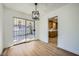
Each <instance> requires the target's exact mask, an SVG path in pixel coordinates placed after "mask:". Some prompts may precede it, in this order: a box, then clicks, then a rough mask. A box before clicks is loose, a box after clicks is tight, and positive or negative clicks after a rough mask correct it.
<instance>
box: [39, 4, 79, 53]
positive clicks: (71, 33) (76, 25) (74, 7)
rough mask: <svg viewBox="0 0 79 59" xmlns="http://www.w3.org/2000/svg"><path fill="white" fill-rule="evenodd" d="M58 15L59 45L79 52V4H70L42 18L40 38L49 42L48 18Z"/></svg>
mask: <svg viewBox="0 0 79 59" xmlns="http://www.w3.org/2000/svg"><path fill="white" fill-rule="evenodd" d="M53 16H58V47H60V48H63V49H65V50H68V51H71V52H73V53H75V54H79V4H68V5H66V6H64V7H62V8H60V9H57V10H56V11H53V12H51V13H49V14H48V15H46V16H45V17H43V18H42V19H41V21H40V22H41V24H40V31H41V33H40V38H41V40H43V41H45V42H48V18H51V17H53Z"/></svg>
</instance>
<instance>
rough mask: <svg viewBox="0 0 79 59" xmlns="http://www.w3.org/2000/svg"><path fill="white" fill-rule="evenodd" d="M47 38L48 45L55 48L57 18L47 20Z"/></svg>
mask: <svg viewBox="0 0 79 59" xmlns="http://www.w3.org/2000/svg"><path fill="white" fill-rule="evenodd" d="M48 38H49V39H48V42H49V44H50V45H52V46H53V47H56V46H57V38H58V16H54V17H51V18H49V19H48Z"/></svg>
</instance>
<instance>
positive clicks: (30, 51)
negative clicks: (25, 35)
mask: <svg viewBox="0 0 79 59" xmlns="http://www.w3.org/2000/svg"><path fill="white" fill-rule="evenodd" d="M2 55H3V56H76V55H75V54H73V53H70V52H68V51H65V50H62V49H60V48H56V47H52V46H51V45H50V44H47V43H45V42H43V41H39V40H37V41H31V42H28V43H23V44H19V45H15V46H12V47H10V48H7V49H5V51H4V52H3V54H2Z"/></svg>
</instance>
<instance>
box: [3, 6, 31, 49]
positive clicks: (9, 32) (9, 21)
mask: <svg viewBox="0 0 79 59" xmlns="http://www.w3.org/2000/svg"><path fill="white" fill-rule="evenodd" d="M14 16H15V17H22V18H25V19H31V17H30V16H28V15H27V14H25V13H22V12H19V11H16V10H12V9H9V8H7V7H5V8H4V34H5V35H4V48H5V47H8V46H10V45H11V44H12V43H13V20H14V19H13V17H14Z"/></svg>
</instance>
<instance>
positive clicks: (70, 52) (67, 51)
mask: <svg viewBox="0 0 79 59" xmlns="http://www.w3.org/2000/svg"><path fill="white" fill-rule="evenodd" d="M57 48H59V49H62V50H64V51H67V52H69V53H72V54H74V55H75V56H79V55H78V54H76V53H73V52H71V51H68V50H66V49H64V48H61V47H57Z"/></svg>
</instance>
